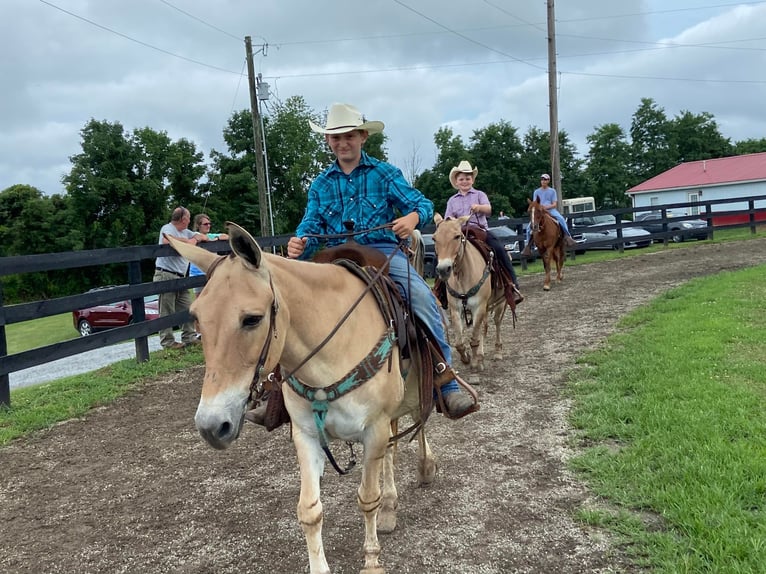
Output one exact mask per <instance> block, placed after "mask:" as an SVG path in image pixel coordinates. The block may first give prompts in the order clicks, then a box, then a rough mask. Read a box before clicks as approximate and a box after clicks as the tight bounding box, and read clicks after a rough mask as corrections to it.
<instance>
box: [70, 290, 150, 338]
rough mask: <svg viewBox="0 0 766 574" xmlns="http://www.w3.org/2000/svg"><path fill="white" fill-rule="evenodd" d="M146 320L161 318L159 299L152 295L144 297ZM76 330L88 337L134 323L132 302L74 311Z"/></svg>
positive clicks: (73, 319)
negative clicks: (95, 332)
mask: <svg viewBox="0 0 766 574" xmlns="http://www.w3.org/2000/svg"><path fill="white" fill-rule="evenodd" d="M144 309H145V312H146V319H147V320H150V319H156V318H158V317H159V316H160V310H159V297H158V296H157V295H150V296H149V297H144ZM72 321H73V323H74V328H75V329H77V331H78V332H79V333H80V335H82V336H83V337H86V336H88V335H90V334H91V333H93V332H94V331H99V330H102V329H111V328H113V327H122V326H123V325H129V324H130V323H132V322H133V307H132V305H131V304H130V301H119V302H117V303H109V304H107V305H96V306H95V307H88V308H86V309H78V310H77V311H72Z"/></svg>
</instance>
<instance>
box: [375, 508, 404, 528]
mask: <svg viewBox="0 0 766 574" xmlns="http://www.w3.org/2000/svg"><path fill="white" fill-rule="evenodd" d="M397 506H399V505H398V504H393V505H391V504H390V503H388V504H384V505H383V506H381V508H380V511H379V512H378V521H377V530H378V534H389V533H390V532H393V531H394V530H396V508H397Z"/></svg>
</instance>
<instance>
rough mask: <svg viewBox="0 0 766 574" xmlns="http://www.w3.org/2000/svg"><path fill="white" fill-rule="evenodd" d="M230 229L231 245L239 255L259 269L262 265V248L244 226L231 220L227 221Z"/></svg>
mask: <svg viewBox="0 0 766 574" xmlns="http://www.w3.org/2000/svg"><path fill="white" fill-rule="evenodd" d="M226 227H227V228H228V230H229V245H231V250H232V251H233V252H234V253H236V254H237V255H238V256H239V257H241V258H242V259H244V260H245V261H247V262H248V263H250V264H251V265H252V266H253V267H255V268H256V269H258V268H259V267H260V266H261V248H260V247H258V244H257V243H256V242H255V239H253V236H252V235H250V234H249V233H248V232H247V231H246V230H245V229H244V228H242V227H240V226H239V225H237V224H236V223H232V222H231V221H227V222H226Z"/></svg>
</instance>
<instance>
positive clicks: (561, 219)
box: [524, 208, 572, 243]
mask: <svg viewBox="0 0 766 574" xmlns="http://www.w3.org/2000/svg"><path fill="white" fill-rule="evenodd" d="M548 213H550V214H551V215H552V216H553V217H555V218H556V221H558V222H559V227H561V231H563V232H564V235H568V236H569V237H572V234H571V233H569V228H568V227H567V220H566V219H564V216H563V215H561V214H560V213H559V210H558V209H556V208H553V209H549V210H548ZM531 235H532V232H531V230H530V229H529V223H527V226H526V227H525V228H524V236H525V237H524V238H525V240H526V242H527V243H529V238H530V236H531Z"/></svg>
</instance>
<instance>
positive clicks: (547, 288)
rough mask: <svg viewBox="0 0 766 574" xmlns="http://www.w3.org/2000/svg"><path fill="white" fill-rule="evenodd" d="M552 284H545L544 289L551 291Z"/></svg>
mask: <svg viewBox="0 0 766 574" xmlns="http://www.w3.org/2000/svg"><path fill="white" fill-rule="evenodd" d="M550 290H551V286H550V285H543V291H550Z"/></svg>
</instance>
